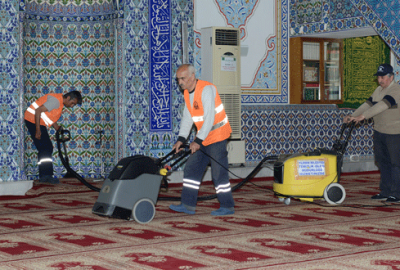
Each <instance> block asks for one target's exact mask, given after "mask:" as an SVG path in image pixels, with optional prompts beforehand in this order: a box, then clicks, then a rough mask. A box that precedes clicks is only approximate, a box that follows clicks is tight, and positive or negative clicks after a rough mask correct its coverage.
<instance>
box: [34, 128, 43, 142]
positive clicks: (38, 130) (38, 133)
mask: <svg viewBox="0 0 400 270" xmlns="http://www.w3.org/2000/svg"><path fill="white" fill-rule="evenodd" d="M41 137H42V132H41V131H40V128H39V129H36V132H35V138H36V139H38V140H40V138H41Z"/></svg>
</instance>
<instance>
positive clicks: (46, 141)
mask: <svg viewBox="0 0 400 270" xmlns="http://www.w3.org/2000/svg"><path fill="white" fill-rule="evenodd" d="M76 104H82V96H81V93H80V92H78V91H71V92H69V93H67V94H64V95H63V94H47V95H44V96H43V97H40V98H39V99H38V100H36V101H35V102H33V103H32V104H31V105H30V106H29V107H28V109H27V110H26V111H25V116H24V119H25V125H26V127H27V128H28V131H29V133H30V135H31V137H32V140H33V143H34V144H35V146H36V148H37V150H38V165H39V182H48V183H52V184H58V183H59V180H58V179H57V178H54V177H53V158H52V157H53V143H52V142H51V140H50V137H49V133H48V131H47V129H48V128H50V127H51V126H52V127H53V128H54V129H55V130H59V129H60V128H61V126H59V125H58V124H57V120H58V119H59V118H60V117H61V113H62V109H63V107H64V106H65V107H67V108H72V107H74V106H75V105H76Z"/></svg>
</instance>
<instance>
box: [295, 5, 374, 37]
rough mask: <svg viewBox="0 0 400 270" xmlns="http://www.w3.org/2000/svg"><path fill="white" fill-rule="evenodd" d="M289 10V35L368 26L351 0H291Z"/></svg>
mask: <svg viewBox="0 0 400 270" xmlns="http://www.w3.org/2000/svg"><path fill="white" fill-rule="evenodd" d="M290 10H291V11H290V35H291V36H299V35H304V34H313V33H325V32H335V31H342V30H349V29H353V28H363V27H367V26H369V25H368V23H367V21H366V19H365V18H364V17H363V16H362V14H361V12H359V11H358V9H357V8H356V7H355V6H354V5H353V3H352V1H351V0H329V1H323V0H302V1H295V0H291V1H290Z"/></svg>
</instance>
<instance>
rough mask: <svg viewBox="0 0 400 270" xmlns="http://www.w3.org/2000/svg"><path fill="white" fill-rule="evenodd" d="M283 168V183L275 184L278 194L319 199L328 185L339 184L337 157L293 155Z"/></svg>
mask: <svg viewBox="0 0 400 270" xmlns="http://www.w3.org/2000/svg"><path fill="white" fill-rule="evenodd" d="M282 166H283V168H282V172H283V174H282V183H276V182H275V183H274V184H273V189H274V191H275V192H276V193H277V194H282V195H286V196H299V197H301V196H316V197H319V196H323V193H324V190H325V187H326V186H327V185H329V184H331V183H335V182H338V174H337V156H336V155H331V154H320V155H293V156H291V157H290V156H289V157H288V158H287V159H286V160H284V161H283V164H282Z"/></svg>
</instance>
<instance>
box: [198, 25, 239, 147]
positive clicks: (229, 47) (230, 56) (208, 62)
mask: <svg viewBox="0 0 400 270" xmlns="http://www.w3.org/2000/svg"><path fill="white" fill-rule="evenodd" d="M201 79H202V80H205V81H209V82H211V83H213V84H214V85H215V86H216V87H217V89H218V93H219V95H220V97H221V101H222V103H223V104H224V107H225V111H226V114H227V115H228V119H229V123H230V124H231V127H232V135H231V138H232V139H240V138H241V116H240V113H241V104H240V91H241V82H240V31H239V29H237V28H231V27H207V28H202V29H201Z"/></svg>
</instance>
